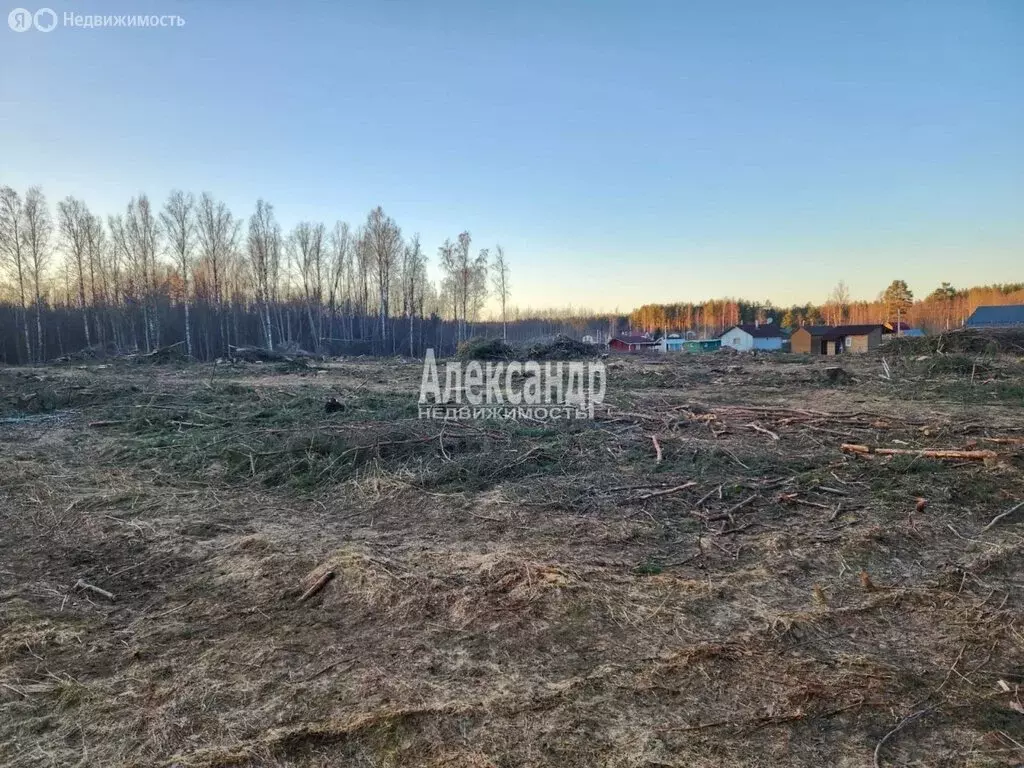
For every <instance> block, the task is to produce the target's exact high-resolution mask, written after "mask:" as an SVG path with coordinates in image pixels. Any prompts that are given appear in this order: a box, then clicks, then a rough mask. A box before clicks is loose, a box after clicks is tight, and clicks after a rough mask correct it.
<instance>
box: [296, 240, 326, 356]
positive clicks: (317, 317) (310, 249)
mask: <svg viewBox="0 0 1024 768" xmlns="http://www.w3.org/2000/svg"><path fill="white" fill-rule="evenodd" d="M325 236H326V232H325V229H324V225H323V224H312V223H310V222H308V221H303V222H299V223H298V224H297V225H296V226H295V229H294V230H292V234H291V236H290V237H289V238H288V241H289V248H290V249H291V250H292V251H293V256H294V260H295V262H296V266H297V267H298V270H299V276H300V278H301V279H302V295H303V300H304V303H305V305H306V317H307V320H308V321H309V332H310V335H311V336H312V337H313V339H314V342H315V347H316V351H317V352H318V353H319V351H320V345H321V343H322V340H323V322H322V321H323V317H322V315H321V308H322V306H323V295H324V282H325V280H326V277H327V258H326V254H325V243H324V240H325Z"/></svg>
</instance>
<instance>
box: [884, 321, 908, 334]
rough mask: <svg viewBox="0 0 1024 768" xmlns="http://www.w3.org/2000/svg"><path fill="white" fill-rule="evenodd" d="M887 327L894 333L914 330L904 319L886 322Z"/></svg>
mask: <svg viewBox="0 0 1024 768" xmlns="http://www.w3.org/2000/svg"><path fill="white" fill-rule="evenodd" d="M885 327H886V328H888V329H889V330H890V331H892V332H893V333H906V332H907V331H912V330H914V329H913V328H912V327H911V326H910V324H909V323H904V322H903V321H902V320H897V321H896V322H893V323H886V324H885Z"/></svg>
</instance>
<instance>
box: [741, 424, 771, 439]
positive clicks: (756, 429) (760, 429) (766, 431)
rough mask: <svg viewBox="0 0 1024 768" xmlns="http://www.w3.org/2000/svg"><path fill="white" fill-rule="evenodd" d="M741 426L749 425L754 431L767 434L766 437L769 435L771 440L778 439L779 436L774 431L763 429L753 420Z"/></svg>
mask: <svg viewBox="0 0 1024 768" xmlns="http://www.w3.org/2000/svg"><path fill="white" fill-rule="evenodd" d="M743 426H745V427H750V428H751V429H753V430H754V431H755V432H760V433H762V434H765V435H768V437H770V438H771V439H772V440H778V439H779V436H778V435H777V434H775V433H774V432H772V431H771V430H770V429H765V428H764V427H762V426H761V425H760V424H757V423H755V422H750V423H749V424H744V425H743Z"/></svg>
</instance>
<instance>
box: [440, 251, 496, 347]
mask: <svg viewBox="0 0 1024 768" xmlns="http://www.w3.org/2000/svg"><path fill="white" fill-rule="evenodd" d="M471 245H472V238H471V237H470V234H469V232H463V233H461V234H460V235H459V237H458V239H457V240H456V241H455V242H454V243H453V242H452V241H451V240H445V241H444V243H443V244H442V245H441V247H440V248H439V249H438V258H439V260H440V262H441V271H442V273H443V274H444V276H445V278H444V287H445V289H446V290H447V291H448V292H449V294H450V297H451V301H452V305H453V315H454V319H455V325H456V337H457V340H459V341H463V340H465V338H466V335H467V328H468V323H469V316H470V309H471V308H472V309H473V310H474V314H475V312H476V309H477V308H478V307H479V305H480V304H482V302H483V297H485V296H486V295H487V251H486V250H484V251H481V253H480V255H478V256H477V257H476V258H473V257H472V256H471V255H470V246H471Z"/></svg>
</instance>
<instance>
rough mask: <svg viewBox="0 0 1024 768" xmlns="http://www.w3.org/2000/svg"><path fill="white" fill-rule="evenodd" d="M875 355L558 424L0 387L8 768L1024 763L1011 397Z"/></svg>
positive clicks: (386, 408) (1, 614) (289, 383)
mask: <svg viewBox="0 0 1024 768" xmlns="http://www.w3.org/2000/svg"><path fill="white" fill-rule="evenodd" d="M885 356H886V360H887V363H888V364H889V370H888V378H885V377H883V376H881V375H880V374H883V373H885V369H884V368H883V367H882V363H881V359H882V358H881V357H876V356H870V357H864V358H852V357H851V358H846V359H843V360H842V363H843V365H844V367H845V368H847V369H848V372H849V373H850V377H849V379H847V380H844V382H843V383H841V384H835V383H831V382H829V380H828V379H827V377H825V376H824V375H822V369H823V368H824V366H825V365H826V363H825V362H808V361H802V360H797V359H795V358H792V357H783V358H771V357H743V356H729V355H721V356H718V355H714V356H708V357H684V358H681V359H678V360H673V361H668V362H665V361H651V362H643V363H641V362H637V361H634V360H622V359H616V360H614V361H613V362H612V364H611V371H610V380H609V385H608V393H609V401H610V402H609V408H608V409H607V410H606V411H603V412H602V413H600V414H599V418H598V419H596V420H595V421H594V422H593V423H577V424H568V425H566V424H561V425H540V424H533V423H525V422H524V423H518V424H515V423H468V424H462V425H458V424H447V425H441V424H439V423H435V422H428V421H420V420H418V419H417V417H416V416H417V414H416V408H415V392H416V390H417V387H418V383H419V378H420V372H419V369H418V368H417V367H416V366H415V365H405V364H398V363H391V362H351V363H347V362H346V363H340V364H338V363H336V364H331V365H329V366H325V367H324V370H322V371H312V372H309V371H299V372H283V371H277V370H276V369H273V368H272V367H268V366H259V365H250V366H240V367H237V368H233V369H232V370H230V371H224V370H220V369H217V368H214V367H212V366H202V367H199V366H197V367H179V368H161V367H156V366H154V367H150V366H119V365H117V364H115V365H112V366H106V367H99V366H94V367H86V368H46V369H36V370H15V369H7V370H0V442H2V443H3V445H2V450H0V514H2V515H3V529H2V535H0V763H2V764H4V765H11V766H44V765H61V766H63V765H83V766H84V765H104V766H151V765H165V766H205V767H212V766H227V765H242V766H245V765H252V766H257V765H259V766H328V765H339V764H344V765H365V766H406V765H423V766H439V767H440V766H446V767H454V766H460V767H466V768H468V767H470V766H473V767H482V766H512V765H552V766H555V765H557V766H593V765H602V766H659V765H664V766H668V765H676V766H698V767H699V766H718V765H720V766H726V765H728V766H763V765H805V766H821V765H850V766H854V765H856V766H862V765H871V764H872V761H873V759H874V753H875V750H876V747H878V745H879V743H882V746H881V747H880V748H879V755H878V759H879V764H880V765H886V766H893V765H903V766H925V765H938V764H941V765H947V764H949V765H953V764H956V765H970V766H1000V765H1004V766H1011V765H1018V764H1020V763H1021V761H1022V760H1024V747H1022V746H1021V745H1022V744H1024V714H1021V704H1020V702H1021V700H1022V698H1024V696H1022V694H1021V688H1024V634H1022V628H1021V623H1020V613H1019V607H1020V605H1021V599H1022V597H1024V589H1022V586H1024V580H1022V576H1021V567H1020V563H1021V562H1022V559H1021V557H1022V548H1024V528H1022V525H1024V513H1020V512H1018V513H1015V514H1014V515H1009V516H1006V517H1005V518H1001V519H999V520H998V521H997V522H996V523H995V524H991V523H992V521H993V519H995V518H996V517H997V516H998V515H1000V514H1001V513H1003V512H1005V511H1007V510H1009V509H1010V508H1011V507H1012V506H1013V505H1014V504H1015V503H1016V502H1017V501H1019V500H1020V499H1021V498H1024V477H1022V469H1024V441H1016V438H1024V421H1022V419H1021V416H1022V411H1021V408H1020V404H1019V403H1017V402H1016V401H1015V400H1013V398H1012V397H1006V396H1004V395H1003V394H1001V393H1005V392H1010V393H1012V392H1014V391H1016V389H1015V388H1017V389H1019V388H1020V387H1021V386H1022V383H1024V376H1022V375H1021V372H1020V363H1019V362H1018V361H1016V360H1015V359H1014V358H1010V357H1006V356H999V355H987V356H986V358H985V361H984V365H985V367H984V370H983V371H982V372H981V373H979V370H978V368H977V367H976V366H975V365H974V364H973V363H972V364H971V366H970V367H968V366H967V364H966V363H964V362H963V361H962V360H960V359H959V358H957V359H954V360H952V362H950V361H948V360H947V361H944V362H938V363H936V362H935V361H934V360H932V361H929V360H916V359H914V358H906V359H904V358H896V357H893V353H892V352H891V351H889V352H886V353H885ZM993 393H996V394H995V396H993ZM329 397H336V398H337V399H338V400H339V401H341V402H342V403H344V405H345V408H344V410H342V411H340V412H337V413H332V414H327V413H325V412H324V408H323V405H324V402H325V401H326V400H327V399H328V398H329ZM652 435H655V436H657V438H658V445H659V448H660V450H661V453H662V460H661V462H660V463H656V462H655V449H654V447H653V442H652V440H651V436H652ZM1007 438H1013V439H1010V440H1007ZM993 439H995V440H993ZM843 442H856V443H862V444H870V445H874V446H893V447H903V448H911V449H927V448H968V447H971V446H972V445H977V446H982V447H986V448H991V449H993V450H995V451H996V452H997V454H998V459H997V460H994V461H989V462H985V463H980V462H950V461H934V460H929V459H925V458H920V457H917V456H897V457H891V458H889V457H881V456H875V455H868V456H850V455H844V454H843V453H842V452H840V450H839V445H840V444H841V443H843ZM691 482H692V483H694V484H693V485H687V484H688V483H691ZM919 499H925V500H926V501H925V504H923V505H921V504H919V501H918V500H919ZM990 524H991V527H988V528H986V527H987V526H989V525H990ZM327 571H332V572H333V573H334V574H335V575H334V578H333V580H331V581H329V582H328V583H327V584H326V586H324V587H323V589H322V590H320V591H319V592H318V593H317V594H316V595H315V596H313V597H312V598H310V599H309V600H307V601H306V602H303V603H299V602H298V597H299V596H300V595H301V594H302V593H303V592H304V590H305V589H306V588H308V587H309V586H310V585H311V584H312V583H314V582H316V581H317V579H318V578H319V577H320V576H321V575H322V574H324V573H325V572H327ZM79 579H83V580H85V581H87V582H89V583H92V584H95V585H96V586H98V587H101V588H102V589H105V590H108V591H109V592H111V593H113V594H114V596H115V600H114V602H112V603H111V602H109V601H105V600H103V599H102V598H98V597H96V596H95V595H90V594H89V593H88V592H83V591H80V590H75V589H74V588H73V587H74V585H75V583H76V582H77V581H78V580H79ZM915 713H922V714H919V715H918V716H917V717H914V718H913V719H911V720H908V721H907V722H905V723H904V724H903V726H902V727H901V728H899V730H897V731H896V732H895V733H893V734H892V735H891V736H888V738H886V737H887V734H889V733H890V732H891V731H893V729H895V728H896V727H897V726H898V725H900V724H901V723H902V722H903V721H904V718H908V717H909V716H912V715H914V714H915Z"/></svg>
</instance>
